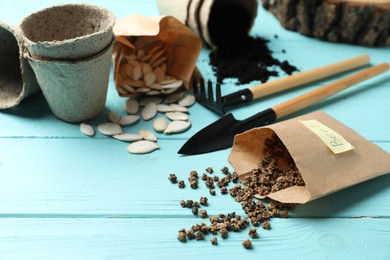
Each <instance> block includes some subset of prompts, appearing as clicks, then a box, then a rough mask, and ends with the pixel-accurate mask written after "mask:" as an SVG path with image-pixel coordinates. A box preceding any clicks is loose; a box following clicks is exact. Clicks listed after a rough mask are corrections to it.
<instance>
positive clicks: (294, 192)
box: [228, 111, 390, 203]
mask: <svg viewBox="0 0 390 260" xmlns="http://www.w3.org/2000/svg"><path fill="white" fill-rule="evenodd" d="M275 137H277V138H278V139H280V141H281V142H282V143H283V145H284V146H283V147H284V148H283V149H285V150H284V151H283V149H282V150H280V147H279V148H277V149H279V151H276V152H275V151H273V152H272V149H271V153H268V155H269V154H271V155H272V156H277V155H278V154H279V155H281V154H284V152H287V153H288V154H289V155H290V156H291V158H292V160H293V163H294V164H295V165H294V166H296V168H297V170H298V174H300V175H301V177H302V179H303V182H304V183H301V184H294V185H292V186H290V187H286V188H281V189H273V188H272V189H271V190H268V191H269V193H268V194H266V195H264V194H263V195H262V196H261V195H260V194H256V197H260V198H263V197H265V196H266V197H269V198H271V199H273V200H276V201H279V202H282V203H306V202H308V201H311V200H314V199H317V198H320V197H323V196H326V195H328V194H331V193H334V192H337V191H339V190H341V189H344V188H347V187H350V186H352V185H355V184H358V183H361V182H364V181H367V180H369V179H373V178H375V177H378V176H381V175H384V174H386V173H389V172H390V154H389V153H387V152H386V151H384V150H383V149H381V148H380V147H379V146H377V145H375V144H373V143H371V142H369V141H368V140H366V139H365V138H364V137H362V136H360V135H359V134H358V133H356V132H354V131H353V130H352V129H350V128H348V127H347V126H345V125H344V124H342V123H341V122H339V121H337V120H336V119H334V118H332V117H331V116H329V115H327V114H326V113H324V112H321V111H320V112H314V113H310V114H307V115H304V116H300V117H296V118H292V119H289V120H286V121H283V122H280V123H276V124H272V125H269V126H265V127H260V128H253V129H251V130H249V131H246V132H244V133H242V134H239V135H236V136H235V139H234V145H233V148H232V150H231V153H230V155H229V158H228V160H229V163H230V164H231V165H232V166H233V168H234V170H235V171H236V172H237V173H238V174H239V176H240V180H241V182H243V183H248V180H249V179H251V177H250V176H255V173H256V172H257V173H259V172H260V173H263V172H265V173H267V171H268V172H272V170H269V169H268V170H267V169H264V167H265V165H267V167H268V166H269V165H272V163H274V165H273V166H275V168H276V169H277V170H274V171H273V172H274V173H277V172H278V171H281V172H283V170H281V169H288V170H290V168H293V167H285V165H278V164H283V163H284V164H285V162H286V161H288V160H285V159H284V158H281V157H280V158H276V160H271V161H272V162H271V163H268V164H267V163H265V162H264V161H266V160H265V157H266V156H267V151H269V150H270V147H269V143H270V140H273V138H275ZM271 143H272V142H271ZM268 160H269V158H268ZM275 162H276V163H275ZM262 167H263V169H262ZM292 172H294V171H292ZM282 175H283V174H282ZM279 176H280V175H279ZM295 177H297V176H294V177H291V176H284V177H280V179H279V180H283V178H285V179H287V180H291V182H292V179H294V178H295ZM262 178H264V176H261V174H260V175H258V176H256V178H253V179H256V180H257V183H261V181H260V180H261V179H262ZM267 178H268V177H267ZM267 178H265V180H266V181H267V182H273V183H277V182H278V181H279V180H270V179H267ZM298 178H299V176H298ZM298 183H299V181H298ZM253 185H256V184H253ZM281 185H283V183H282V184H281Z"/></svg>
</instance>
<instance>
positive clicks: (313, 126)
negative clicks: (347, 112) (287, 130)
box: [299, 120, 354, 154]
mask: <svg viewBox="0 0 390 260" xmlns="http://www.w3.org/2000/svg"><path fill="white" fill-rule="evenodd" d="M299 122H300V123H302V124H303V125H304V126H306V127H307V128H309V129H310V130H311V131H312V132H313V133H315V134H316V135H317V136H318V137H319V138H320V139H321V140H322V141H323V142H324V143H325V144H326V145H327V146H328V147H329V149H330V150H332V152H333V153H334V154H339V153H344V152H347V151H350V150H352V149H354V147H353V146H352V145H351V144H350V143H348V141H347V140H345V139H344V137H342V136H341V135H340V134H338V133H337V132H335V131H334V130H332V129H330V128H329V127H327V126H326V125H323V124H321V123H320V122H318V121H317V120H305V121H299Z"/></svg>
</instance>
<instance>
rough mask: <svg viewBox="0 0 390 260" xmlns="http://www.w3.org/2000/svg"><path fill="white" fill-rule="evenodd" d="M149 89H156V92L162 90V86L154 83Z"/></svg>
mask: <svg viewBox="0 0 390 260" xmlns="http://www.w3.org/2000/svg"><path fill="white" fill-rule="evenodd" d="M149 88H151V89H155V90H161V88H162V87H161V84H159V83H156V82H155V83H153V84H151V85H150V86H149Z"/></svg>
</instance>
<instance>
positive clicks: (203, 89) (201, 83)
mask: <svg viewBox="0 0 390 260" xmlns="http://www.w3.org/2000/svg"><path fill="white" fill-rule="evenodd" d="M199 96H200V97H201V98H202V99H205V98H206V93H205V85H204V80H203V79H202V80H201V81H200V95H199Z"/></svg>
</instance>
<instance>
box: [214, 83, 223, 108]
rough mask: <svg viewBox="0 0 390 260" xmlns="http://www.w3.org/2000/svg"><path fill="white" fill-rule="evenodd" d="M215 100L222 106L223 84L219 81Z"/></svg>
mask: <svg viewBox="0 0 390 260" xmlns="http://www.w3.org/2000/svg"><path fill="white" fill-rule="evenodd" d="M215 101H216V103H217V104H218V105H219V106H221V107H222V96H221V84H219V83H217V86H216V88H215Z"/></svg>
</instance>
